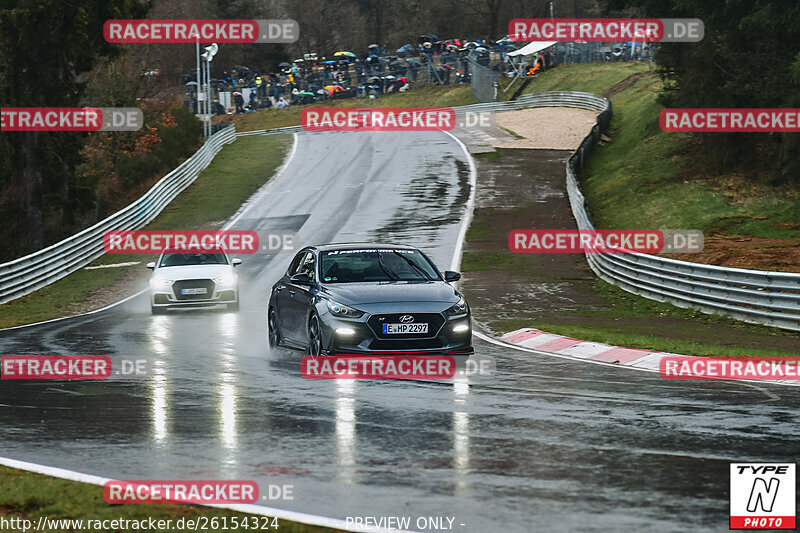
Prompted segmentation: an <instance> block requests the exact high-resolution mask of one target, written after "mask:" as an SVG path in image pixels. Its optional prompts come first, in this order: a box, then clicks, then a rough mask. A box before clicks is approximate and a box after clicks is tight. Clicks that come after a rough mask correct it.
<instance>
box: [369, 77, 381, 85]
mask: <svg viewBox="0 0 800 533" xmlns="http://www.w3.org/2000/svg"><path fill="white" fill-rule="evenodd" d="M378 81H381V79H380V78H379V77H377V76H372V77H371V78H367V83H375V82H378Z"/></svg>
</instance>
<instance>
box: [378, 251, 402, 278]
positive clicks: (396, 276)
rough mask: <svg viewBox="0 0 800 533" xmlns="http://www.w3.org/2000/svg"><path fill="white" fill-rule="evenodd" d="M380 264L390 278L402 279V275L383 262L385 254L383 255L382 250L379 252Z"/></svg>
mask: <svg viewBox="0 0 800 533" xmlns="http://www.w3.org/2000/svg"><path fill="white" fill-rule="evenodd" d="M378 266H379V267H381V270H383V271H384V272H385V273H386V275H387V276H389V278H390V279H392V280H398V279H400V276H398V275H397V273H396V272H395V271H394V270H392V269H391V268H389V267H387V266H386V265H385V264H383V256H382V255H381V253H380V252H378Z"/></svg>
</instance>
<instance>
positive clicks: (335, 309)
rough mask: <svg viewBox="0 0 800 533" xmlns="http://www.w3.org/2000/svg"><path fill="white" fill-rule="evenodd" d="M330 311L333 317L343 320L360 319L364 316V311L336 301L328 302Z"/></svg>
mask: <svg viewBox="0 0 800 533" xmlns="http://www.w3.org/2000/svg"><path fill="white" fill-rule="evenodd" d="M328 310H330V312H331V314H332V315H333V316H339V317H343V318H360V317H362V316H363V315H364V311H359V310H358V309H353V308H352V307H350V306H348V305H344V304H340V303H339V302H336V301H334V300H328Z"/></svg>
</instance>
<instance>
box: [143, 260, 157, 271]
mask: <svg viewBox="0 0 800 533" xmlns="http://www.w3.org/2000/svg"><path fill="white" fill-rule="evenodd" d="M145 266H146V267H147V268H149V269H150V270H155V268H156V264H155V262H154V261H150V262H149V263H147V264H146V265H145Z"/></svg>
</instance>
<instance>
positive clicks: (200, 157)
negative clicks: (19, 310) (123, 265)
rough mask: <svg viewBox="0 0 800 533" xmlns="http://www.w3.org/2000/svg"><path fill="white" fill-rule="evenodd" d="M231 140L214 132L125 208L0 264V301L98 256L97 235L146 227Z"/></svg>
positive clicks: (231, 132) (232, 135)
mask: <svg viewBox="0 0 800 533" xmlns="http://www.w3.org/2000/svg"><path fill="white" fill-rule="evenodd" d="M231 126H233V125H231ZM235 140H236V128H234V127H225V128H222V129H220V130H219V131H218V132H217V133H215V134H214V135H212V136H211V137H209V138H208V139H206V141H205V143H204V144H203V146H201V147H200V149H199V150H197V152H195V153H194V154H193V155H192V156H191V157H190V158H189V159H187V160H186V161H184V162H183V163H181V165H180V166H178V167H177V168H175V169H174V170H173V171H171V172H170V173H169V174H167V175H166V176H164V177H163V178H161V179H160V180H159V181H158V182H157V183H156V184H155V185H153V187H152V188H151V189H150V190H149V191H147V192H146V193H145V194H144V195H142V197H141V198H139V199H138V200H136V201H135V202H133V203H132V204H130V205H129V206H127V207H125V208H124V209H122V210H120V211H118V212H116V213H114V214H113V215H111V216H110V217H108V218H106V219H104V220H101V221H100V222H98V223H97V224H95V225H94V226H91V227H89V228H86V229H85V230H83V231H81V232H80V233H77V234H75V235H73V236H71V237H69V238H67V239H64V240H63V241H61V242H58V243H56V244H53V245H51V246H48V247H47V248H43V249H41V250H39V251H37V252H34V253H32V254H29V255H26V256H25V257H20V258H19V259H15V260H13V261H9V262H7V263H3V264H0V303H5V302H8V301H10V300H14V299H15V298H19V297H20V296H24V295H26V294H29V293H31V292H33V291H35V290H37V289H40V288H42V287H44V286H46V285H49V284H50V283H53V282H54V281H57V280H59V279H61V278H63V277H65V276H67V275H69V274H71V273H73V272H75V271H76V270H78V269H80V268H83V267H84V266H86V265H87V264H89V263H91V262H92V261H94V260H95V259H96V258H98V257H100V256H101V255H103V254H104V253H105V250H104V248H103V235H104V234H105V233H106V232H107V231H111V230H136V229H139V228H142V227H144V226H145V225H147V224H148V223H149V222H150V221H151V220H153V219H154V218H155V217H156V216H157V215H158V214H159V213H160V212H161V210H162V209H164V207H166V206H167V204H169V203H170V202H171V201H172V200H174V199H175V197H176V196H178V194H180V193H181V191H183V190H184V189H185V188H186V187H188V186H189V185H191V184H192V183H193V182H194V180H195V179H196V178H197V175H198V174H199V173H200V172H201V171H202V170H203V169H205V168H206V167H207V166H208V165H209V163H211V160H212V159H214V156H215V155H216V154H217V152H219V151H220V150H221V149H222V147H223V146H224V145H226V144H228V143H231V142H233V141H235Z"/></svg>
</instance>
